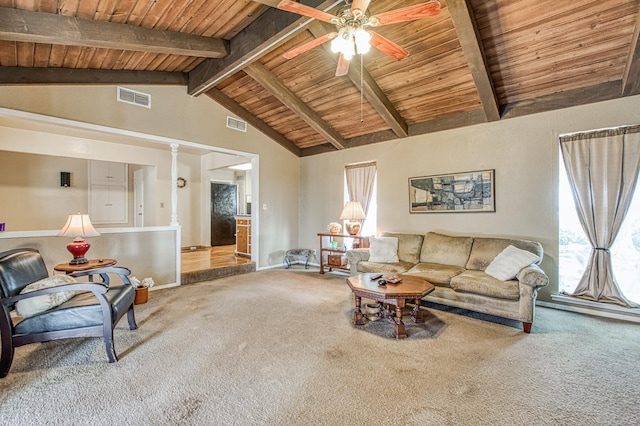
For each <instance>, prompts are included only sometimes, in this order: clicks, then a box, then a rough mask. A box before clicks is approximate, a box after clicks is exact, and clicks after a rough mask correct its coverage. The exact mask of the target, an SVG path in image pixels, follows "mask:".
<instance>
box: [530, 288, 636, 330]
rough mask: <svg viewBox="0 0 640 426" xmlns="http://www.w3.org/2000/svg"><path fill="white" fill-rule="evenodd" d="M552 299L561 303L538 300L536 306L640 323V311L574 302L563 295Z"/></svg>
mask: <svg viewBox="0 0 640 426" xmlns="http://www.w3.org/2000/svg"><path fill="white" fill-rule="evenodd" d="M551 297H552V298H553V299H554V300H558V301H559V302H561V303H554V302H545V301H542V300H537V301H536V305H537V306H542V307H545V308H551V309H558V310H561V311H568V312H575V313H578V314H586V315H593V316H597V317H602V318H609V319H616V320H621V321H627V322H634V323H640V309H631V308H624V307H621V306H615V305H609V306H607V304H606V303H597V302H589V301H586V300H585V301H580V300H573V299H574V298H569V297H566V296H562V295H552V296H551Z"/></svg>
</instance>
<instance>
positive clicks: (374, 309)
mask: <svg viewBox="0 0 640 426" xmlns="http://www.w3.org/2000/svg"><path fill="white" fill-rule="evenodd" d="M364 310H365V313H366V315H367V318H368V319H369V321H378V320H379V319H380V318H382V316H381V311H382V304H381V303H367V304H366V305H365V307H364Z"/></svg>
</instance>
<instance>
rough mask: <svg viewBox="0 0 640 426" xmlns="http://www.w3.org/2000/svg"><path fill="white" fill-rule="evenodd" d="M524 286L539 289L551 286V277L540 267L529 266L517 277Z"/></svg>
mask: <svg viewBox="0 0 640 426" xmlns="http://www.w3.org/2000/svg"><path fill="white" fill-rule="evenodd" d="M516 278H518V281H520V282H521V283H522V284H525V285H528V286H529V287H532V288H534V289H538V288H541V287H544V286H546V285H547V284H549V277H548V276H547V274H545V273H544V271H543V270H542V269H540V267H539V266H538V265H529V266H527V267H526V268H522V269H521V270H520V272H518V275H517V276H516Z"/></svg>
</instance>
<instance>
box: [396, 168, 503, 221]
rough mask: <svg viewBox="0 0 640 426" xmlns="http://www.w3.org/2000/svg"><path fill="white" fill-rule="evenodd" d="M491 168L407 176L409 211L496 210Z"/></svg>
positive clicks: (493, 171) (462, 211)
mask: <svg viewBox="0 0 640 426" xmlns="http://www.w3.org/2000/svg"><path fill="white" fill-rule="evenodd" d="M494 176H495V170H494V169H488V170H477V171H471V172H459V173H448V174H442V175H431V176H418V177H410V178H409V213H487V212H495V211H496V201H495V178H494Z"/></svg>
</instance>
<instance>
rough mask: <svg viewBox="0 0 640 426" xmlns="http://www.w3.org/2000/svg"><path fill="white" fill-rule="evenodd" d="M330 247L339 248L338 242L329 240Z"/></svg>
mask: <svg viewBox="0 0 640 426" xmlns="http://www.w3.org/2000/svg"><path fill="white" fill-rule="evenodd" d="M329 248H330V249H331V250H335V249H337V248H338V242H337V241H336V240H331V241H329Z"/></svg>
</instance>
